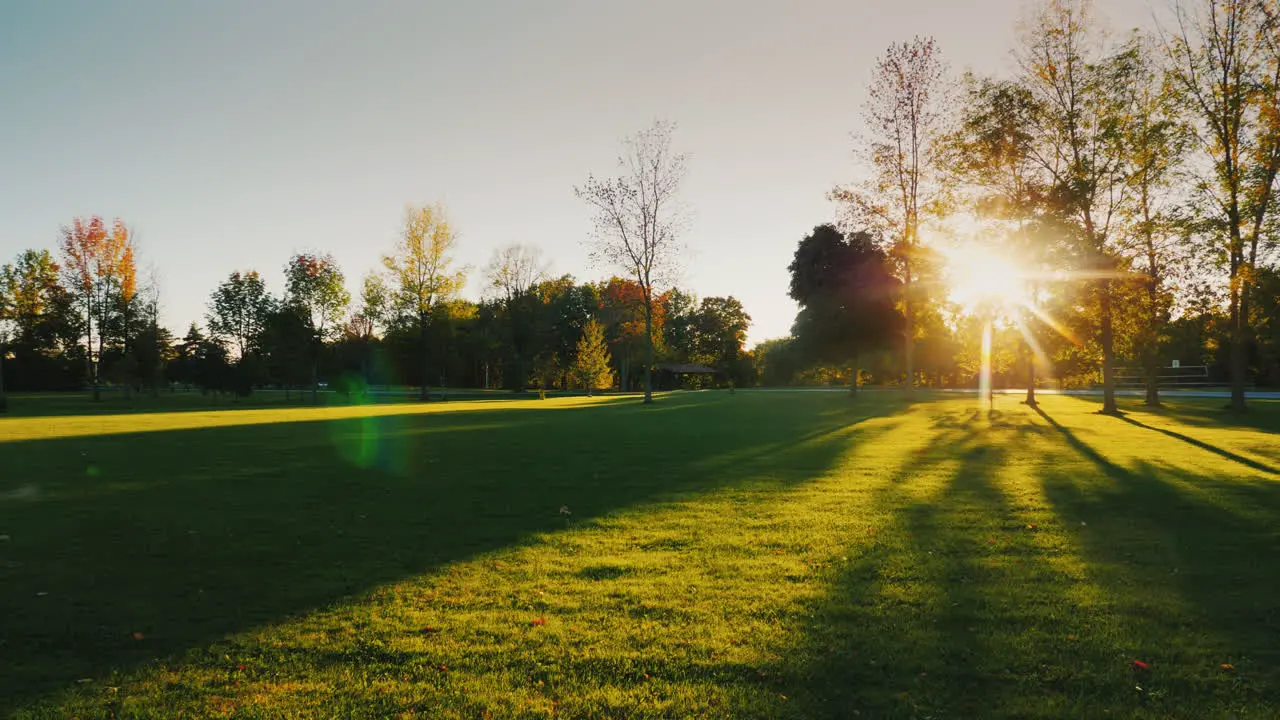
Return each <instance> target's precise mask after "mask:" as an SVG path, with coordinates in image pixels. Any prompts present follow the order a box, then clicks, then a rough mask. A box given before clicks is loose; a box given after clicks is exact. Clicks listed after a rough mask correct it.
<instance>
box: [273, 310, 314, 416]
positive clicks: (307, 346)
mask: <svg viewBox="0 0 1280 720" xmlns="http://www.w3.org/2000/svg"><path fill="white" fill-rule="evenodd" d="M314 342H315V335H314V330H313V328H312V327H311V326H310V322H309V319H308V318H307V317H305V316H304V315H303V314H302V310H301V309H300V308H298V307H297V306H294V305H291V304H283V305H279V306H277V307H276V308H275V309H274V310H273V311H272V312H271V313H270V314H269V315H267V321H266V323H265V324H264V326H263V331H262V347H263V350H264V353H265V358H264V361H265V365H266V371H267V375H268V376H269V377H270V378H271V379H272V380H273V381H274V382H277V383H279V384H280V385H282V386H283V387H284V390H285V399H286V400H287V399H289V392H290V388H292V387H293V386H294V385H301V384H302V383H304V382H306V377H307V374H308V368H309V367H310V368H311V369H314V367H315V366H314V364H313V362H312V361H313V360H314Z"/></svg>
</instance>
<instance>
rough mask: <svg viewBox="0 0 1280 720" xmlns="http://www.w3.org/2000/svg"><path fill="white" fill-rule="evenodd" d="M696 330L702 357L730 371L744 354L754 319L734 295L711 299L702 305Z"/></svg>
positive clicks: (704, 299) (705, 300) (696, 321)
mask: <svg viewBox="0 0 1280 720" xmlns="http://www.w3.org/2000/svg"><path fill="white" fill-rule="evenodd" d="M694 327H695V328H696V330H695V332H696V337H697V344H696V347H697V348H698V355H699V356H701V357H704V358H709V359H710V361H711V364H713V365H719V366H721V367H722V368H726V367H727V366H728V365H729V364H731V363H733V362H734V361H736V360H738V358H740V357H741V356H742V353H743V352H744V346H745V345H746V343H747V330H749V329H750V328H751V316H750V315H748V314H747V311H746V309H745V308H743V307H742V302H741V301H739V300H738V299H737V298H735V297H733V296H732V295H730V296H729V297H707V298H703V299H702V302H701V304H699V305H698V312H697V315H696V319H695V321H694Z"/></svg>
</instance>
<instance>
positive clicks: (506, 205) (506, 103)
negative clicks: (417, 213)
mask: <svg viewBox="0 0 1280 720" xmlns="http://www.w3.org/2000/svg"><path fill="white" fill-rule="evenodd" d="M1099 6H1100V7H1101V8H1103V10H1104V12H1105V14H1106V15H1107V16H1108V17H1109V19H1110V21H1111V24H1112V25H1113V26H1115V27H1117V28H1127V27H1133V26H1135V25H1138V24H1147V21H1148V18H1149V17H1150V11H1149V10H1148V9H1147V8H1148V4H1147V0H1104V1H1103V2H1100V3H1099ZM1021 7H1022V0H896V1H885V0H877V1H876V2H859V1H858V0H829V1H828V0H778V1H777V2H750V0H738V1H733V0H722V1H717V2H713V1H710V0H643V1H641V0H626V1H625V2H615V1H612V0H507V1H499V0H466V1H465V2H424V1H417V2H410V1H405V2H383V1H377V0H364V1H361V2H355V1H351V2H334V1H330V0H308V1H306V2H302V1H298V2H288V3H286V2H277V1H274V0H220V1H218V2H213V1H208V2H195V1H192V2H172V1H171V0H154V1H152V2H127V1H125V0H116V1H113V2H98V1H97V0H81V1H73V0H62V1H59V2H35V1H34V0H33V1H31V2H23V1H22V0H0V103H2V106H0V108H2V109H0V261H5V262H7V261H9V260H10V259H11V258H12V257H13V256H14V255H15V254H16V253H17V252H18V251H19V250H21V249H22V248H26V247H48V248H51V249H52V248H54V247H55V244H56V242H57V238H58V228H59V227H60V226H61V225H62V224H64V223H66V222H67V221H68V220H69V219H71V218H72V217H74V216H76V215H87V214H100V215H105V216H111V217H114V216H120V217H122V218H124V219H126V220H127V221H128V222H129V223H130V224H131V225H132V226H133V227H135V228H136V230H137V232H138V238H139V243H140V248H141V251H140V257H141V264H142V269H143V270H145V269H146V268H147V267H149V266H153V265H154V266H155V267H156V268H157V269H158V271H159V273H160V276H161V287H162V293H163V295H162V303H163V305H164V320H165V322H166V323H167V324H168V325H169V326H170V327H171V328H172V329H173V330H175V331H176V332H178V333H179V334H181V333H182V331H184V330H185V328H186V326H187V324H188V323H189V322H190V321H192V320H199V321H201V323H203V318H204V312H205V310H204V308H205V303H206V299H207V297H208V295H209V292H210V291H211V290H212V289H213V288H214V286H215V285H216V284H217V283H218V281H219V280H221V279H223V278H224V277H225V276H226V275H227V274H228V273H230V272H231V271H233V270H237V269H257V270H259V271H261V272H262V273H263V274H264V276H265V277H266V278H267V279H268V281H269V282H270V283H271V285H272V287H273V290H275V291H279V289H280V286H281V284H282V271H281V268H282V267H283V265H284V263H285V261H286V260H287V258H288V257H289V255H290V254H291V253H293V252H295V251H300V250H319V251H328V252H332V253H333V254H334V255H335V256H336V258H337V259H338V261H339V263H340V264H341V266H342V268H343V270H344V271H345V272H346V274H347V280H348V285H349V286H350V287H351V288H352V290H353V291H354V290H356V289H357V288H358V285H359V278H360V276H361V275H362V274H363V273H364V272H366V271H367V270H369V269H371V268H373V267H375V266H376V264H377V262H378V257H379V256H380V255H381V254H382V253H384V252H386V251H387V250H388V249H389V248H390V247H391V245H392V244H393V242H394V241H395V238H396V234H397V231H398V227H399V223H400V219H401V215H402V211H403V207H404V205H405V204H406V203H410V202H414V203H424V202H433V201H437V200H438V201H441V202H443V203H444V204H445V205H446V206H447V208H448V210H449V213H450V215H451V219H452V220H453V222H454V225H455V226H456V229H457V230H458V233H459V246H460V249H459V252H458V258H459V260H460V261H462V262H463V263H468V264H471V265H474V266H475V267H476V269H477V270H478V269H479V268H480V267H482V266H483V265H484V263H485V261H486V260H487V259H488V257H489V255H490V253H491V252H492V251H493V249H494V248H497V247H500V246H503V245H507V244H510V243H513V242H521V243H528V244H532V245H536V246H539V247H541V248H542V249H543V251H544V253H545V254H546V256H547V257H548V258H549V259H550V260H551V262H552V270H553V271H554V272H555V273H556V274H560V273H565V272H568V273H573V274H574V275H575V276H577V277H578V278H579V279H596V278H600V277H602V276H603V277H607V276H608V275H609V274H611V273H610V271H609V270H607V269H603V268H593V267H591V266H590V265H589V264H588V262H587V259H586V251H585V250H584V248H583V247H582V240H583V238H584V237H585V235H586V232H587V230H588V227H589V223H588V214H587V211H586V209H585V207H584V206H583V205H582V204H581V203H580V202H579V201H578V200H577V199H575V198H574V196H573V186H574V185H575V184H579V183H581V182H582V181H583V180H584V179H585V178H586V176H587V174H588V173H589V172H591V171H596V172H607V171H609V170H610V169H611V163H612V160H613V158H614V157H616V155H617V151H618V146H619V140H620V139H621V138H623V137H624V136H626V135H628V134H630V133H632V132H634V131H636V130H638V129H640V128H642V127H644V126H646V125H648V124H649V123H650V122H651V121H652V120H653V119H655V118H658V117H662V118H668V119H671V120H675V121H676V122H678V123H679V126H680V127H679V130H678V131H677V134H676V145H677V147H678V148H679V149H682V150H684V151H687V152H688V153H689V154H690V155H691V159H690V174H689V177H688V180H687V184H686V186H685V199H686V201H687V202H688V204H689V205H690V206H691V208H692V209H693V212H694V216H693V224H692V227H691V229H690V231H689V233H688V235H687V237H686V240H687V243H688V245H689V246H690V248H691V251H692V252H691V254H690V256H689V257H688V258H687V259H686V261H685V267H686V270H685V273H684V281H683V282H682V285H683V286H685V287H688V288H690V289H692V290H693V291H694V292H695V293H697V294H698V295H699V296H706V295H734V296H736V297H738V298H739V299H740V300H742V302H743V303H744V305H745V306H746V308H747V311H748V312H749V313H750V314H751V315H752V317H753V318H754V319H755V324H754V326H753V328H752V331H751V340H752V341H753V342H755V341H759V340H762V339H765V338H769V337H775V336H779V335H784V334H786V333H787V331H788V329H789V327H790V325H791V321H792V320H793V319H794V315H795V306H794V304H793V303H792V302H791V301H790V300H789V299H788V298H787V294H786V293H787V281H788V278H787V272H786V266H787V264H788V263H789V262H790V256H791V253H792V252H793V251H794V249H795V244H796V242H797V241H798V240H799V239H800V238H801V237H803V235H804V234H805V233H806V232H807V231H808V230H809V229H810V228H812V227H813V226H814V225H816V224H819V223H822V222H827V221H829V220H831V219H832V217H833V208H832V207H831V205H830V204H829V203H828V202H827V200H826V199H825V194H826V191H827V190H828V189H830V188H831V187H832V186H833V185H835V184H836V183H839V182H845V181H848V180H851V179H852V178H853V177H854V175H855V172H856V168H855V167H854V163H853V159H852V155H851V150H852V146H851V141H850V140H849V132H850V131H851V130H853V129H854V128H855V127H856V126H857V123H858V115H859V109H860V107H861V103H862V97H863V94H864V88H865V85H866V82H867V79H868V76H869V72H870V68H871V64H872V62H873V60H874V58H875V57H876V56H877V55H878V54H879V53H881V52H882V51H883V50H884V48H885V46H886V45H887V44H888V43H889V42H891V41H894V40H900V39H907V38H909V37H911V36H912V35H915V34H921V35H934V36H935V37H936V38H937V39H938V41H939V43H940V45H941V48H942V50H943V51H944V52H945V53H946V54H947V56H948V59H949V61H950V62H951V64H952V65H953V67H954V68H955V69H956V70H960V69H964V68H971V69H974V70H976V71H979V72H1001V71H1004V70H1007V69H1008V68H1009V66H1010V61H1009V59H1008V53H1009V49H1010V47H1011V46H1012V42H1013V37H1014V23H1015V20H1016V18H1017V17H1018V14H1019V10H1020V8H1021ZM480 289H481V288H480V281H479V278H478V274H477V275H476V276H473V280H472V281H471V282H470V283H469V286H468V289H467V291H466V294H467V295H468V296H469V297H473V298H475V297H478V296H479V293H480Z"/></svg>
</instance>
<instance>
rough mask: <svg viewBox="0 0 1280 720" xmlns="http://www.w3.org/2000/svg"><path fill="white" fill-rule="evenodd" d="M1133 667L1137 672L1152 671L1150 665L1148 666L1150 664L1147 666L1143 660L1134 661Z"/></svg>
mask: <svg viewBox="0 0 1280 720" xmlns="http://www.w3.org/2000/svg"><path fill="white" fill-rule="evenodd" d="M1133 667H1134V669H1135V670H1150V669H1151V666H1150V665H1148V664H1146V663H1144V662H1142V661H1141V660H1134V661H1133Z"/></svg>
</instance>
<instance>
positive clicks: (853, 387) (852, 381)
mask: <svg viewBox="0 0 1280 720" xmlns="http://www.w3.org/2000/svg"><path fill="white" fill-rule="evenodd" d="M857 396H858V358H857V357H854V359H853V364H852V365H850V366H849V397H850V398H856V397H857Z"/></svg>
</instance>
